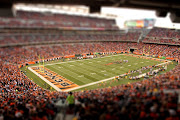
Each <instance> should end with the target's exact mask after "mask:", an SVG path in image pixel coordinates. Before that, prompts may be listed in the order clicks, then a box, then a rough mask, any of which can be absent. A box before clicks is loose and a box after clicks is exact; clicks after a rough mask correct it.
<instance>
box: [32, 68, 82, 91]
mask: <svg viewBox="0 0 180 120" xmlns="http://www.w3.org/2000/svg"><path fill="white" fill-rule="evenodd" d="M31 68H32V69H33V70H34V71H35V72H37V73H38V74H40V75H41V76H42V77H44V78H45V79H46V80H48V81H49V82H51V83H52V84H53V85H55V86H56V87H58V88H59V89H60V90H61V91H65V90H68V89H72V88H75V87H78V86H79V85H77V84H75V83H73V82H71V81H70V80H68V79H66V78H64V77H63V76H61V75H59V74H57V73H55V72H53V71H51V70H49V69H48V68H46V67H44V72H42V71H40V69H39V67H31Z"/></svg>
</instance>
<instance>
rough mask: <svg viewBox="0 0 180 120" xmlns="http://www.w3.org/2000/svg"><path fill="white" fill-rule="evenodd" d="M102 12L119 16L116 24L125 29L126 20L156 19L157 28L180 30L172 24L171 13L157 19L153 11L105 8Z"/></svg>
mask: <svg viewBox="0 0 180 120" xmlns="http://www.w3.org/2000/svg"><path fill="white" fill-rule="evenodd" d="M101 12H102V13H109V14H115V15H117V16H118V17H117V19H116V22H117V24H118V26H120V28H123V27H124V21H126V20H137V19H144V18H154V19H156V23H155V26H157V27H167V28H177V29H180V24H177V23H172V22H171V20H170V18H169V15H170V14H169V13H168V15H167V16H166V17H165V18H161V17H157V16H156V12H155V11H153V10H142V9H128V8H109V7H103V8H102V9H101Z"/></svg>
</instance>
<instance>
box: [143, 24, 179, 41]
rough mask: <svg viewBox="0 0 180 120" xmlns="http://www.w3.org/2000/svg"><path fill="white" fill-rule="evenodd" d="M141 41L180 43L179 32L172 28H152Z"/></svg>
mask: <svg viewBox="0 0 180 120" xmlns="http://www.w3.org/2000/svg"><path fill="white" fill-rule="evenodd" d="M143 42H155V43H170V44H180V32H179V31H178V30H174V29H167V28H156V27H155V28H153V29H152V30H151V31H150V32H149V34H148V35H147V36H146V38H145V39H144V40H143Z"/></svg>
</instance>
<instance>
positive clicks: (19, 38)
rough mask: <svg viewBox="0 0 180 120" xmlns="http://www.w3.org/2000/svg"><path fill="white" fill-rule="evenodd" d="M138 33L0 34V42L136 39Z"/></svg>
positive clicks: (4, 43)
mask: <svg viewBox="0 0 180 120" xmlns="http://www.w3.org/2000/svg"><path fill="white" fill-rule="evenodd" d="M139 35H140V33H131V32H129V33H126V34H119V35H116V34H115V35H107V34H100V35H98V34H94V35H93V34H84V35H61V34H54V35H52V34H49V35H47V34H27V35H23V34H19V35H17V34H16V35H13V34H8V35H4V34H3V35H1V36H0V44H3V45H6V44H17V43H21V44H23V43H40V42H58V41H77V40H79V41H85V40H88V41H114V40H115V41H137V40H138V38H139Z"/></svg>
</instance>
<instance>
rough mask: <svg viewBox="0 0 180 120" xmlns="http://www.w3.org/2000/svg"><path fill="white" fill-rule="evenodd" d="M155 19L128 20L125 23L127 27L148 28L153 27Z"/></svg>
mask: <svg viewBox="0 0 180 120" xmlns="http://www.w3.org/2000/svg"><path fill="white" fill-rule="evenodd" d="M154 24H155V19H143V20H127V21H125V23H124V26H125V27H126V28H148V27H153V26H154Z"/></svg>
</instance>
